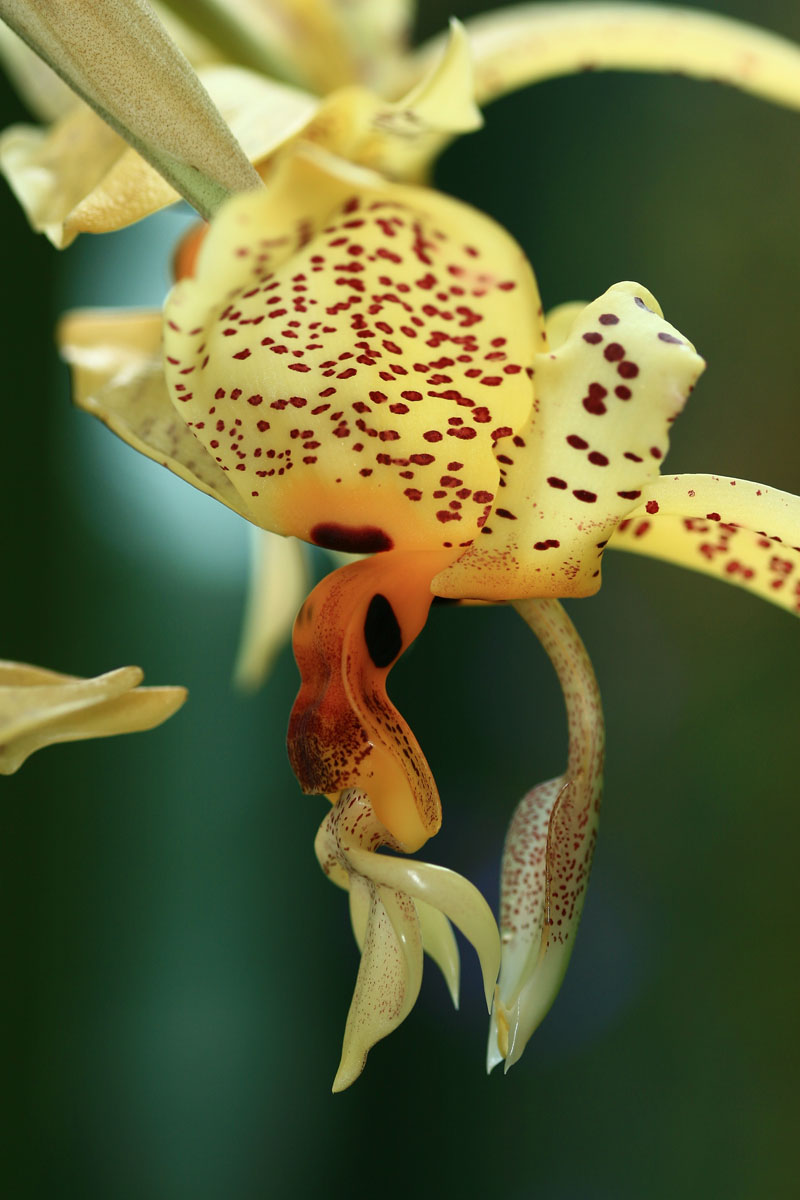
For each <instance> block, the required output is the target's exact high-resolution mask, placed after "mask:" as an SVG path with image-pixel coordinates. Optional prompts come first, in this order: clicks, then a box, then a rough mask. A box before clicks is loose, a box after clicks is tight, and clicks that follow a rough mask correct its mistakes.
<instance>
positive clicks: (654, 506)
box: [645, 500, 658, 516]
mask: <svg viewBox="0 0 800 1200" xmlns="http://www.w3.org/2000/svg"><path fill="white" fill-rule="evenodd" d="M645 508H646V509H647V511H648V512H649V513H650V514H651V516H652V514H653V513H657V512H658V501H657V500H648V501H647V504H645Z"/></svg>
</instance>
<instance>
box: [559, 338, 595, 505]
mask: <svg viewBox="0 0 800 1200" xmlns="http://www.w3.org/2000/svg"><path fill="white" fill-rule="evenodd" d="M601 320H602V318H601ZM548 482H549V481H548ZM572 494H573V496H574V497H575V499H576V500H582V501H583V503H584V504H594V502H595V500H596V499H597V494H596V493H595V492H586V491H584V489H583V488H577V489H576V490H575V491H573V493H572Z"/></svg>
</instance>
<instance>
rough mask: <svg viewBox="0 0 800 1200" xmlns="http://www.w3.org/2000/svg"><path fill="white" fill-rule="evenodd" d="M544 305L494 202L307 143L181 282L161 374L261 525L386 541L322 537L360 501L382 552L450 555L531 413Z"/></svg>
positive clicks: (344, 524)
mask: <svg viewBox="0 0 800 1200" xmlns="http://www.w3.org/2000/svg"><path fill="white" fill-rule="evenodd" d="M442 297H444V299H442ZM538 309H539V303H538V295H537V291H536V285H535V282H534V280H533V275H532V273H531V271H530V267H529V266H528V264H527V263H526V261H525V259H524V256H523V254H522V252H521V250H520V249H519V247H518V246H517V245H516V243H514V242H513V241H512V240H511V239H510V238H509V237H508V235H507V234H506V233H505V232H504V231H503V230H502V229H500V227H499V226H497V225H495V224H494V222H492V221H490V220H489V219H488V218H486V217H483V216H482V215H480V214H478V213H477V212H475V211H474V210H472V209H470V208H467V207H466V206H464V205H462V204H459V203H457V202H456V201H454V200H451V199H449V198H447V197H445V196H441V195H439V194H438V193H436V192H432V191H429V190H424V189H419V188H409V187H404V186H401V185H394V184H386V183H385V182H384V181H382V180H381V179H379V178H378V177H377V176H374V175H372V174H370V173H367V172H363V171H359V170H356V169H355V168H351V167H347V166H346V165H345V164H340V163H337V162H335V161H334V160H331V159H328V158H321V157H320V156H319V155H313V156H312V155H309V154H304V155H296V156H292V157H291V158H290V159H289V160H288V161H286V162H284V163H283V165H282V167H281V169H280V171H279V172H278V173H277V174H276V176H275V178H274V180H273V182H272V184H271V186H270V188H269V189H268V190H267V191H265V192H264V193H261V194H256V193H254V194H251V195H249V196H242V197H238V198H236V200H235V201H233V202H232V203H231V204H230V205H228V206H226V208H225V210H224V211H223V212H222V213H221V214H220V218H219V220H217V221H215V222H214V224H213V226H212V227H211V230H210V232H209V234H208V236H207V237H206V239H205V241H204V243H203V246H202V249H201V251H200V254H199V256H198V260H197V270H196V274H195V277H194V278H193V279H185V280H182V281H181V282H180V283H179V284H177V285H176V287H175V288H174V289H173V291H172V293H171V294H170V297H169V298H168V300H167V305H166V310H165V316H166V328H165V353H166V364H167V375H168V382H169V384H170V388H171V392H172V397H173V402H174V403H175V406H176V408H177V409H178V411H179V412H180V414H181V417H182V418H183V419H184V420H185V421H187V422H193V423H194V424H193V426H192V428H193V432H194V433H195V435H196V436H197V437H198V439H199V440H200V441H202V442H203V444H204V445H205V446H206V447H207V449H209V450H210V451H211V452H213V454H214V456H215V458H216V460H217V461H218V462H219V464H220V466H221V467H222V468H223V470H226V471H228V472H229V478H230V479H231V481H232V482H233V484H234V485H235V486H236V488H237V490H238V491H239V493H240V495H241V497H242V500H243V501H244V503H245V504H246V505H247V507H248V509H249V511H250V516H251V519H252V520H253V521H254V522H255V523H256V524H259V525H261V526H262V527H264V528H267V529H272V530H274V531H275V532H279V533H293V534H295V536H298V537H301V538H303V539H304V540H306V541H312V542H315V543H316V544H318V545H323V546H327V547H331V548H338V549H351V550H354V551H357V550H368V549H377V548H380V547H378V546H366V545H364V546H361V545H357V544H351V545H347V544H346V542H345V541H344V540H343V539H342V537H341V536H340V535H339V534H337V535H336V537H335V538H334V537H332V536H331V533H330V530H331V528H332V527H334V526H335V527H337V528H339V527H341V528H342V529H345V530H346V529H351V530H352V529H354V528H355V529H357V528H358V527H359V526H361V525H362V524H363V518H364V513H365V512H368V513H369V519H370V524H371V525H373V526H374V527H376V528H377V529H379V530H380V531H381V532H382V535H383V538H382V542H381V545H382V546H383V547H384V548H388V547H389V546H391V545H393V546H395V547H397V548H398V549H440V548H444V549H452V550H454V551H457V550H458V548H459V547H460V546H463V545H464V544H465V543H468V542H469V541H471V540H472V538H473V537H474V536H475V533H476V532H477V530H478V529H479V528H480V525H481V523H482V521H483V520H484V518H485V515H486V512H487V511H488V506H489V504H490V501H491V499H492V498H493V495H494V490H495V484H496V480H497V476H498V466H497V462H496V459H495V455H494V451H493V447H494V446H495V445H496V444H497V443H498V442H499V441H501V440H502V439H505V438H510V437H511V436H512V435H513V433H514V432H515V430H516V429H517V428H518V427H519V425H520V424H522V422H523V421H524V419H525V416H526V415H527V413H528V411H529V409H530V404H531V399H532V395H531V386H530V381H529V379H528V377H527V375H526V372H525V366H526V364H527V363H529V362H530V360H531V358H532V354H533V350H534V347H535V345H536V344H537V343H538V341H539V340H540V338H539V332H538V331H539V324H540V319H539V317H538ZM212 409H213V416H214V420H213V421H210V420H209V419H208V418H209V416H211V415H212V413H211V410H212ZM219 421H221V422H222V423H223V426H224V427H225V428H226V429H228V428H233V427H234V426H235V428H236V431H237V432H236V435H235V437H232V438H231V437H228V436H227V435H225V436H223V437H220V436H219V434H218V433H217V431H216V428H215V423H217V422H219ZM201 423H202V424H201Z"/></svg>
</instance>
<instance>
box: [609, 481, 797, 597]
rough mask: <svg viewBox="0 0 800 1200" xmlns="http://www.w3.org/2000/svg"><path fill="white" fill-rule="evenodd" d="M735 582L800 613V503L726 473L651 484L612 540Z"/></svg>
mask: <svg viewBox="0 0 800 1200" xmlns="http://www.w3.org/2000/svg"><path fill="white" fill-rule="evenodd" d="M609 546H610V547H613V549H615V550H630V551H632V552H634V553H636V554H646V555H650V556H652V557H653V558H662V559H664V560H665V561H666V562H671V563H675V564H676V565H677V566H681V567H689V568H690V569H691V570H693V571H702V572H703V574H705V575H713V576H714V577H715V578H717V579H721V580H723V581H724V582H725V583H732V584H735V585H736V586H737V587H742V588H745V589H746V590H747V591H750V592H753V593H754V594H755V595H756V596H760V597H761V598H762V599H763V600H769V601H771V602H772V603H773V604H777V605H779V606H780V607H781V608H785V609H787V610H788V611H789V612H791V613H795V614H800V499H799V498H798V497H797V496H791V495H789V494H788V493H787V492H780V491H778V490H777V489H776V488H768V487H764V485H763V484H760V483H750V482H749V481H748V480H744V479H728V478H725V477H724V476H719V475H670V476H664V477H662V478H661V479H658V480H656V481H655V482H654V483H652V484H650V485H649V486H648V487H647V488H646V489H645V490H644V491H643V493H642V498H641V501H640V503H639V504H638V505H637V507H636V509H635V511H634V512H632V513H631V514H630V516H629V518H628V519H627V520H626V521H623V522H622V524H621V525H620V526H619V529H618V530H617V531H616V533H615V534H614V536H613V537H612V538H611V541H610V542H609Z"/></svg>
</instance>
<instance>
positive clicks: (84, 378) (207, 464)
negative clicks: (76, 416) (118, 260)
mask: <svg viewBox="0 0 800 1200" xmlns="http://www.w3.org/2000/svg"><path fill="white" fill-rule="evenodd" d="M58 341H59V346H60V348H61V353H62V356H63V357H64V359H65V360H66V361H67V362H68V363H69V364H70V366H71V367H72V379H73V389H74V396H73V398H74V400H75V403H76V404H77V405H78V407H79V408H82V409H84V410H85V411H86V412H89V413H91V414H92V415H93V416H95V417H99V418H100V420H101V421H102V422H103V423H104V424H105V425H107V426H108V428H109V429H111V430H112V432H113V433H116V434H117V436H118V437H120V438H122V440H123V441H124V442H127V443H128V445H129V446H132V447H133V449H134V450H138V451H139V453H140V454H144V455H145V456H146V457H147V458H152V459H154V460H155V461H156V462H158V463H161V464H162V465H163V466H165V467H167V468H168V469H169V470H170V471H173V472H174V473H175V474H176V475H179V476H180V478H181V479H185V480H186V481H187V483H191V484H192V485H193V486H194V487H196V488H199V490H200V491H201V492H205V493H206V495H208V496H213V497H214V499H215V500H219V501H220V503H222V504H225V505H227V507H228V508H232V509H233V510H234V512H238V513H240V514H242V515H245V509H244V506H243V505H242V503H241V500H240V498H239V494H238V492H237V491H236V489H235V488H234V487H233V485H232V484H231V483H230V481H229V480H228V478H227V476H226V474H225V472H224V471H223V470H222V469H221V468H220V467H219V466H218V465H217V463H216V462H215V461H214V459H213V457H212V456H211V455H210V454H209V453H208V451H207V450H205V448H204V447H203V446H202V444H201V443H200V442H199V441H198V440H197V438H196V437H194V435H193V434H192V431H191V429H190V428H189V427H188V426H187V425H186V424H184V422H183V421H181V419H180V418H179V416H178V415H177V413H176V412H175V408H174V406H173V404H172V402H171V401H170V398H169V394H168V392H167V387H166V383H165V381H164V367H163V363H162V357H161V314H160V313H158V312H146V311H132V312H125V311H122V310H120V311H112V310H108V311H105V310H96V311H92V310H85V311H76V312H73V313H69V314H68V315H67V316H66V317H64V318H63V319H62V321H61V322H60V324H59V328H58Z"/></svg>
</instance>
